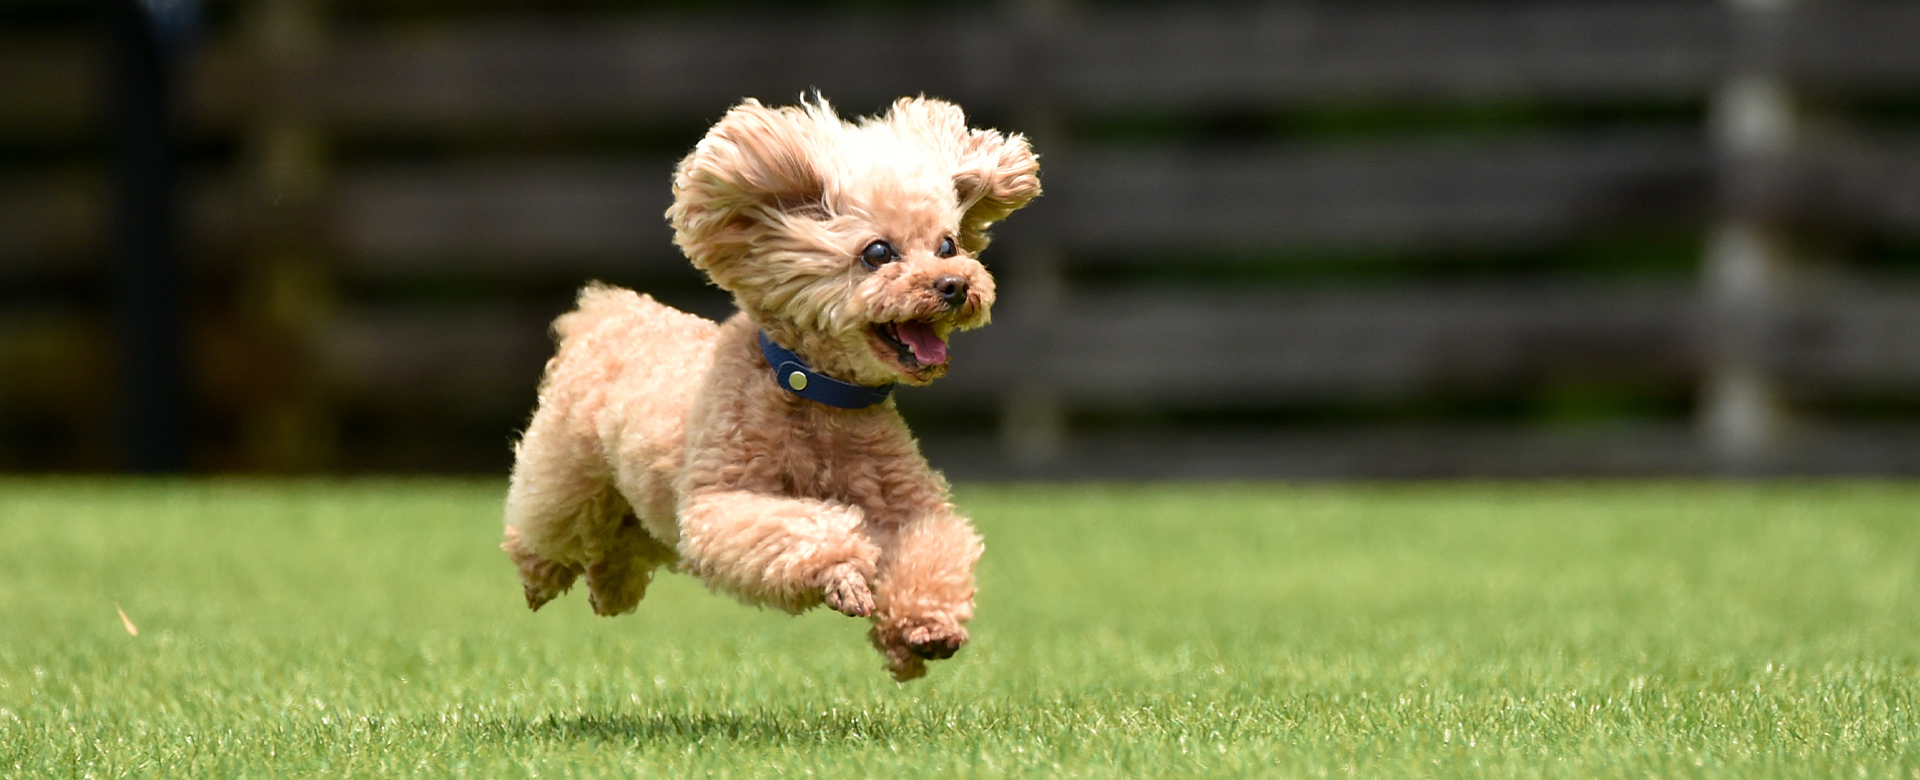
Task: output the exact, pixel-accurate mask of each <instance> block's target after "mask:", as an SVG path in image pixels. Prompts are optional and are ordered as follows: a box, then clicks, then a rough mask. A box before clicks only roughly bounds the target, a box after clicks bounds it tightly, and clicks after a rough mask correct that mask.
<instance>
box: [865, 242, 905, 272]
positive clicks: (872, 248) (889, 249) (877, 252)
mask: <svg viewBox="0 0 1920 780" xmlns="http://www.w3.org/2000/svg"><path fill="white" fill-rule="evenodd" d="M898 259H900V253H899V252H895V251H893V245H892V244H889V243H887V242H885V241H875V242H873V243H871V244H868V245H867V248H866V249H862V250H860V262H861V263H863V264H865V265H866V266H867V267H868V268H879V267H880V266H883V265H886V264H888V263H891V262H893V261H895V260H898Z"/></svg>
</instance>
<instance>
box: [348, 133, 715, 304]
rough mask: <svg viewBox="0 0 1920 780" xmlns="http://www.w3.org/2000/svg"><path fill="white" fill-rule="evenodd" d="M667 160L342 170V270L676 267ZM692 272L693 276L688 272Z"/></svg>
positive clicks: (549, 271) (583, 271) (575, 271)
mask: <svg viewBox="0 0 1920 780" xmlns="http://www.w3.org/2000/svg"><path fill="white" fill-rule="evenodd" d="M673 166H674V162H673V161H672V160H667V159H659V160H652V161H631V160H577V159H576V160H556V159H546V160H532V161H508V162H487V163H472V164H467V165H460V166H444V165H441V166H413V167H388V168H380V167H368V168H360V169H352V170H349V171H347V172H345V173H343V174H342V175H341V176H340V178H339V183H338V189H337V191H336V193H335V196H334V197H335V203H336V204H337V206H336V207H335V209H334V219H335V220H336V222H335V224H336V228H335V236H336V242H337V244H338V246H339V248H340V249H341V250H342V255H343V260H342V263H343V266H344V269H345V270H347V271H348V272H350V273H354V274H359V275H368V276H385V275H408V274H419V273H433V272H440V273H445V272H447V271H450V270H457V271H458V272H459V273H463V274H472V273H480V274H489V273H493V274H497V273H509V274H513V275H521V276H535V275H554V274H566V275H573V276H583V275H593V274H606V273H616V272H620V271H624V270H629V269H633V268H636V267H639V268H645V267H646V266H653V267H655V268H656V269H660V270H670V271H676V272H677V271H680V270H682V269H684V268H686V261H685V260H684V259H682V258H681V257H680V255H679V251H678V250H677V249H675V248H674V246H673V231H672V230H670V229H669V228H668V227H667V219H666V211H667V206H668V205H670V204H671V203H672V200H673V195H672V191H671V188H670V185H671V182H672V178H673ZM689 273H690V272H689Z"/></svg>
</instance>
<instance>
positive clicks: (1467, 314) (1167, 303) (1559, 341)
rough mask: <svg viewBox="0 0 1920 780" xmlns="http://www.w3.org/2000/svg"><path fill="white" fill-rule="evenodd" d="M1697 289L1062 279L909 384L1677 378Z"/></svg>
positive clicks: (1268, 397)
mask: <svg viewBox="0 0 1920 780" xmlns="http://www.w3.org/2000/svg"><path fill="white" fill-rule="evenodd" d="M1013 294H1015V293H1009V295H1013ZM1698 300H1699V298H1698V294H1697V291H1696V290H1694V289H1693V288H1692V287H1691V286H1689V285H1673V284H1666V285H1654V284H1647V285H1618V284H1614V285H1606V284H1586V285H1567V284H1561V285H1541V284H1536V285H1512V284H1509V285H1491V284H1490V285H1483V286H1476V287H1461V286H1456V287H1449V288H1435V289H1421V288H1404V289H1387V290H1374V291H1366V290H1336V291H1321V292H1313V291H1279V292H1251V293H1203V292H1195V291H1180V290H1176V291H1171V292H1167V293H1161V294H1146V293H1138V292H1128V293H1119V292H1115V293H1106V294H1102V293H1099V292H1091V291H1075V292H1073V293H1071V294H1069V295H1068V296H1067V298H1066V299H1065V300H1064V301H1063V302H1062V303H1061V304H1060V305H1058V306H1057V307H1054V308H1053V309H1052V310H1050V311H1048V312H1046V314H1045V316H1044V320H1043V321H1039V322H1033V323H1031V324H1030V323H1029V322H1028V321H1025V320H1023V319H1022V318H1021V316H1020V314H1021V312H1022V310H1021V309H1019V308H1017V306H1010V307H1009V309H1008V311H1006V312H1005V313H1004V314H1000V315H998V316H996V324H995V325H994V326H993V327H992V328H989V329H987V330H984V331H981V332H980V333H978V334H966V335H962V336H960V337H958V338H956V339H955V342H954V347H953V354H954V360H955V362H954V367H953V370H952V373H951V375H950V376H949V377H947V378H946V379H943V380H941V381H940V382H938V383H935V384H933V385H931V386H929V387H927V388H925V389H921V390H916V391H913V392H914V393H915V394H916V396H918V395H924V396H926V400H927V402H929V403H936V404H947V405H956V406H965V405H979V404H984V403H992V402H993V400H994V399H995V398H996V397H997V395H998V394H997V393H996V389H998V388H1006V387H1042V388H1047V389H1049V390H1051V391H1052V392H1053V393H1054V394H1056V395H1058V396H1059V397H1060V398H1061V399H1062V400H1063V401H1064V402H1066V403H1067V404H1068V405H1070V406H1074V407H1123V408H1124V407H1129V406H1143V407H1177V408H1209V407H1215V408H1217V407H1228V408H1231V407H1241V408H1246V407H1263V406H1265V407H1280V406H1287V405H1297V404H1301V403H1309V404H1313V403H1326V402H1335V403H1345V402H1351V401H1358V402H1362V403H1370V402H1391V401H1400V400H1406V399H1410V398H1414V397H1418V396H1422V395H1427V394H1435V393H1447V394H1454V395H1483V394H1486V393H1489V392H1499V391H1512V390H1516V389H1524V388H1528V387H1539V386H1542V385H1551V384H1555V383H1574V382H1582V381H1584V382H1602V383H1616V384H1627V385H1636V386H1646V385H1653V386H1667V387H1676V388H1684V387H1686V386H1688V385H1690V384H1691V383H1692V382H1693V381H1694V380H1695V379H1696V378H1697V373H1698V370H1699V365H1700V362H1701V355H1702V351H1703V350H1702V346H1703V345H1702V343H1701V340H1702V339H1701V337H1702V334H1701V325H1702V323H1701V320H1700V310H1699V305H1698ZM1009 303H1010V304H1015V303H1017V300H1010V301H1009Z"/></svg>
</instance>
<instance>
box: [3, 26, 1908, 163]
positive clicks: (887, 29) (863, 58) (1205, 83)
mask: <svg viewBox="0 0 1920 780" xmlns="http://www.w3.org/2000/svg"><path fill="white" fill-rule="evenodd" d="M1728 14H1729V12H1728V11H1727V10H1726V8H1725V7H1724V6H1723V5H1722V4H1719V3H1707V2H1681V1H1672V0H1658V1H1645V0H1643V1H1640V2H1620V3H1601V2H1582V3H1565V2H1556V3H1540V4H1497V5H1480V4H1461V5H1451V6H1437V7H1431V6H1426V5H1418V4H1415V5H1401V6H1398V7H1393V6H1389V7H1377V6H1376V7H1368V6H1365V5H1362V6H1348V5H1342V4H1331V3H1328V4H1315V3H1267V4H1249V5H1241V4H1232V5H1220V6H1214V5H1200V4H1187V5H1181V6H1177V7H1169V8H1163V9H1119V10H1107V9H1103V10H1098V11H1093V10H1088V11H1083V12H1079V13H1069V14H1065V15H1063V16H1062V17H1061V18H1059V19H1057V20H1055V21H1054V22H1052V23H1050V24H1047V25H1042V26H1035V25H1025V24H1022V23H1021V21H1020V20H1019V19H1018V18H1017V16H1015V15H1012V14H1002V13H968V14H958V15H941V14H935V15H933V16H927V15H909V14H890V13H836V14H825V15H822V14H808V15H790V16H786V17H784V18H783V17H779V16H775V17H771V18H769V17H765V16H755V17H747V18H736V17H733V16H724V17H720V16H706V17H702V16H690V15H647V16H635V15H608V16H604V17H600V18H594V19H582V20H555V19H552V18H540V17H502V18H492V19H472V18H467V19H458V18H455V19H447V20H444V21H440V22H437V23H435V24H432V25H421V24H417V23H415V24H379V23H375V24H372V25H343V26H341V27H340V28H338V29H337V31H336V32H335V33H334V34H333V35H332V36H331V37H330V38H329V40H328V42H327V47H326V50H325V52H324V53H323V55H322V60H321V61H320V63H319V64H318V65H317V71H316V73H315V78H313V79H312V83H313V84H314V85H316V87H315V89H314V90H313V91H312V93H311V94H306V95H303V96H302V97H301V98H299V99H304V100H306V101H309V102H310V103H311V107H312V108H314V109H316V110H317V111H319V112H320V114H321V115H322V116H323V117H325V118H326V119H327V121H329V122H330V123H332V124H334V125H336V126H337V127H338V128H339V129H342V130H349V131H352V130H356V129H358V130H367V131H380V130H393V129H400V128H407V129H411V130H419V129H421V128H430V127H437V128H440V129H442V130H448V131H458V132H461V133H468V132H471V131H472V129H473V124H472V123H485V124H486V125H488V126H491V127H494V128H500V127H521V128H526V127H538V128H542V129H551V128H552V127H554V126H556V125H586V126H603V125H631V124H656V123H659V122H662V121H666V122H670V123H684V122H686V121H688V119H689V118H699V117H705V118H708V119H711V118H712V117H713V116H714V115H716V114H717V113H718V112H719V111H721V110H724V108H725V107H726V106H728V105H730V104H732V103H733V102H735V101H736V100H738V99H739V98H741V97H744V96H757V97H761V98H763V99H768V100H776V101H785V100H788V99H791V98H792V97H794V96H796V95H798V94H800V93H801V92H803V91H807V90H811V89H814V88H819V89H821V90H823V91H824V92H825V93H826V94H828V95H830V96H833V97H835V98H836V99H838V100H840V101H841V102H843V103H844V104H846V105H848V106H851V107H855V108H859V109H862V110H868V109H871V108H874V107H877V106H879V105H881V104H882V103H884V102H885V101H887V100H890V99H891V98H892V97H895V96H898V95H901V94H916V93H922V92H925V93H928V94H934V95H941V96H945V97H948V98H952V99H955V100H958V101H961V102H962V103H963V104H969V105H972V106H974V107H975V109H976V110H990V111H998V112H1007V111H1013V110H1017V108H1018V107H1019V106H1020V105H1022V104H1024V103H1027V102H1031V101H1033V100H1036V99H1042V98H1044V99H1047V100H1050V101H1054V102H1055V105H1058V106H1060V107H1064V108H1065V109H1067V110H1069V111H1092V112H1108V111H1119V110H1136V109H1158V110H1242V109H1248V108H1255V109H1265V108H1268V107H1273V106H1279V105H1290V104H1300V103H1316V102H1356V101H1358V102H1376V101H1398V102H1406V101H1416V102H1418V101H1428V102H1434V101H1438V102H1457V101H1470V102H1498V101H1509V100H1523V101H1524V100H1549V101H1572V102H1582V101H1586V102H1591V101H1615V102H1617V101H1645V100H1655V101H1672V100H1697V99H1701V98H1703V97H1704V96H1705V95H1706V94H1707V93H1708V92H1709V91H1710V90H1711V89H1712V88H1713V86H1714V84H1715V83H1717V81H1718V79H1719V78H1721V76H1722V75H1723V74H1724V72H1725V70H1726V69H1727V67H1728V63H1729V58H1730V51H1729V49H1730V41H1731V27H1732V25H1731V21H1730V18H1729V15H1728ZM1787 28H1788V29H1790V30H1792V31H1793V34H1792V35H1790V36H1789V37H1788V38H1787V40H1786V42H1785V47H1784V54H1783V58H1784V64H1785V69H1786V71H1787V72H1788V74H1789V75H1792V76H1795V77H1796V78H1799V79H1801V80H1803V81H1807V82H1810V83H1812V84H1815V85H1817V86H1818V87H1819V88H1821V89H1823V90H1828V91H1839V92H1846V93H1875V94H1899V93H1903V92H1905V91H1906V90H1907V89H1909V88H1910V85H1911V84H1912V82H1913V79H1915V78H1916V77H1920V50H1917V49H1920V47H1914V46H1912V45H1910V44H1911V41H1912V39H1913V35H1914V31H1915V30H1916V29H1920V10H1916V9H1915V8H1914V7H1913V6H1912V5H1911V4H1907V3H1897V2H1885V1H1883V2H1870V3H1869V2H1861V3H1827V4H1808V6H1807V7H1805V8H1802V9H1798V10H1796V11H1794V18H1793V20H1792V23H1791V24H1789V25H1787ZM930 31H938V34H930ZM875 41H912V42H913V43H912V45H904V46H893V47H890V48H889V50H888V54H887V57H886V63H885V66H884V67H876V66H875V65H874V55H873V50H874V49H873V42H875ZM0 43H3V44H4V45H0V128H8V130H6V131H5V132H8V133H19V132H40V133H42V134H45V133H48V132H54V133H57V132H68V131H71V130H73V129H75V128H79V127H84V126H88V125H90V124H91V123H95V122H97V121H98V117H99V114H98V112H99V107H100V103H101V99H100V98H101V95H102V94H103V93H104V90H103V88H102V86H101V84H100V82H99V79H98V76H99V72H100V70H101V67H100V66H101V63H100V58H99V56H98V51H97V44H96V42H94V41H92V40H91V39H88V38H86V37H84V36H78V35H75V36H69V37H65V38H52V39H41V38H34V39H25V40H9V41H4V42H0ZM241 45H242V43H241V42H240V41H239V40H238V38H236V37H222V38H216V39H214V40H212V41H210V42H208V43H207V44H206V45H204V46H202V47H200V48H199V49H197V50H196V51H197V58H196V61H195V62H194V63H193V65H192V67H190V68H189V71H190V77H189V90H188V92H189V94H191V95H192V96H193V110H192V112H191V113H192V114H193V115H194V116H197V117H198V118H199V119H200V121H202V122H209V123H213V124H216V125H225V124H231V123H233V122H236V121H238V120H239V119H240V118H241V117H242V116H243V115H244V114H245V113H246V112H247V110H248V109H247V106H248V105H249V104H250V103H251V102H252V101H253V100H254V99H255V97H256V94H255V90H257V89H260V88H262V87H261V85H259V84H258V83H257V81H256V79H257V75H258V73H259V69H258V68H257V67H256V66H255V65H253V64H251V63H250V62H249V61H248V59H247V57H246V56H245V54H244V52H243V51H242V49H241V48H240V47H241ZM281 99H282V100H284V99H285V96H281Z"/></svg>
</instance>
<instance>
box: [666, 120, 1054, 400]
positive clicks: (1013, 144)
mask: <svg viewBox="0 0 1920 780" xmlns="http://www.w3.org/2000/svg"><path fill="white" fill-rule="evenodd" d="M1039 171H1040V164H1039V161H1038V160H1037V159H1036V157H1035V156H1034V153H1033V150H1032V148H1031V147H1029V146H1028V144H1027V140H1026V139H1025V138H1023V137H1021V136H1019V135H1003V134H1001V133H998V132H995V131H992V130H971V129H968V128H967V124H966V117H965V115H963V114H962V113H961V111H960V108H959V107H958V106H955V105H953V104H951V103H945V102H942V101H938V100H930V99H926V98H905V99H902V100H900V101H898V102H896V103H894V104H893V108H892V109H891V110H889V111H888V112H887V113H886V114H884V115H882V116H877V117H871V118H867V119H863V120H861V121H859V122H858V123H850V122H845V121H842V120H841V119H840V118H839V117H837V116H835V115H834V113H833V109H832V108H831V107H829V106H828V105H827V103H826V101H824V100H819V99H816V100H815V101H814V102H811V103H806V104H802V105H799V106H787V107H781V108H770V107H767V106H763V105H761V104H760V103H759V102H758V101H755V100H748V101H746V102H745V103H742V104H740V105H739V106H737V107H735V108H734V109H733V110H732V111H729V112H727V115H726V116H725V117H723V118H722V119H721V120H720V122H719V123H718V124H715V125H714V126H713V129H712V130H710V131H708V132H707V136H706V138H704V139H702V140H701V141H700V144H699V145H698V146H696V147H695V148H694V150H693V153H691V154H689V155H687V157H686V159H684V160H682V161H681V162H680V167H679V170H678V171H676V172H675V174H674V180H673V192H674V203H673V207H672V208H670V209H668V210H667V217H668V219H669V220H671V221H672V223H673V229H674V243H676V244H678V245H679V246H680V248H681V250H682V251H684V252H686V254H687V257H688V258H689V259H691V260H692V261H693V264H694V266H695V267H698V268H699V269H700V270H701V271H704V272H705V273H706V274H707V277H708V278H709V279H712V280H713V283H714V284H716V285H719V286H720V287H721V288H722V289H725V290H727V291H728V292H731V293H733V296H734V300H735V302H736V303H737V304H738V305H739V306H740V308H741V310H743V311H746V312H747V313H748V314H750V315H752V317H753V318H754V319H755V320H756V321H757V322H759V323H760V324H761V326H762V327H764V328H765V329H766V330H767V332H768V333H769V334H770V335H772V336H773V338H774V340H776V341H778V342H780V343H781V344H783V345H785V346H787V347H789V348H791V349H793V350H794V351H796V352H798V353H800V355H801V356H802V357H804V358H806V359H807V361H808V362H810V363H812V364H813V367H814V368H815V369H817V370H820V371H822V372H824V373H826V374H828V375H831V376H836V377H839V378H841V379H844V380H847V381H851V382H858V383H861V384H869V385H879V384H885V383H888V382H895V381H899V382H907V383H910V384H924V383H926V382H930V381H932V380H934V379H936V378H938V377H940V376H941V375H943V374H945V373H946V370H947V337H948V335H949V334H951V333H952V332H954V331H956V330H967V329H970V328H976V327H979V326H981V325H985V324H987V321H988V319H989V317H990V310H991V309H992V306H993V277H992V276H989V275H988V274H987V270H986V268H984V267H983V266H981V265H980V262H979V261H978V260H976V259H974V258H975V256H976V255H977V254H979V252H980V250H982V249H985V248H986V246H987V228H988V226H990V225H992V224H993V223H995V222H998V221H999V220H1000V219H1002V218H1004V217H1006V216H1007V215H1008V214H1010V213H1012V212H1013V211H1014V210H1015V209H1018V208H1020V207H1021V206H1024V205H1026V204H1027V201H1030V200H1032V199H1033V198H1034V197H1035V196H1037V195H1039V194H1040V178H1039Z"/></svg>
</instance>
